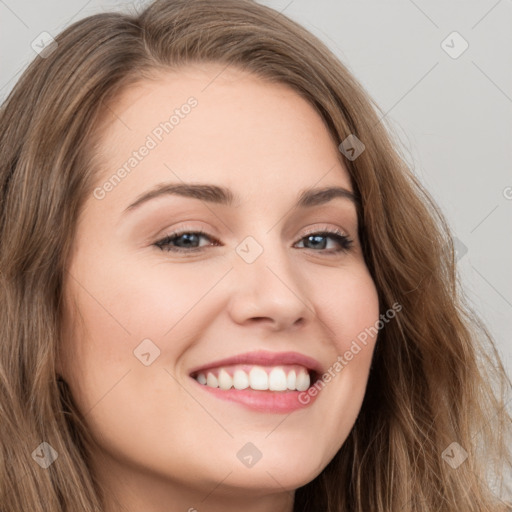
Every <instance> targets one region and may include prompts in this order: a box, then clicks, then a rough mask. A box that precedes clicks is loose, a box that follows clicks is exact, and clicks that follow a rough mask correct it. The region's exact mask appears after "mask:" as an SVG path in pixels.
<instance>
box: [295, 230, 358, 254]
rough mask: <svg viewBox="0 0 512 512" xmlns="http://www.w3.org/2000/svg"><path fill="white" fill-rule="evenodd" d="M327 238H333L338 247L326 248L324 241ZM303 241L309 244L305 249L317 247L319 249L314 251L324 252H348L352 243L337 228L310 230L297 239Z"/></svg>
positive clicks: (325, 241)
mask: <svg viewBox="0 0 512 512" xmlns="http://www.w3.org/2000/svg"><path fill="white" fill-rule="evenodd" d="M328 239H331V240H334V241H335V245H336V244H337V245H338V248H334V249H330V250H327V249H326V243H327V240H328ZM304 241H306V243H307V244H308V245H309V246H310V247H305V248H306V249H313V250H316V249H318V248H319V249H320V251H318V250H316V252H324V253H327V254H334V253H340V252H348V251H349V250H350V249H351V247H352V245H353V243H354V241H353V240H352V239H351V238H349V237H348V236H347V235H345V234H344V233H342V232H341V231H339V230H334V231H328V230H326V231H320V232H312V233H309V234H307V235H306V236H305V237H303V238H302V239H301V240H299V242H298V243H303V242H304ZM315 248H316V249H315Z"/></svg>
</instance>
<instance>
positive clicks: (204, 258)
mask: <svg viewBox="0 0 512 512" xmlns="http://www.w3.org/2000/svg"><path fill="white" fill-rule="evenodd" d="M0 115H1V121H2V122H1V128H0V130H1V131H0V148H1V152H2V156H3V158H2V163H1V180H2V181H1V184H2V210H1V224H0V226H1V235H2V241H3V243H2V246H1V251H0V262H1V267H0V268H1V274H0V277H1V282H2V286H1V290H2V303H3V305H4V306H3V308H2V313H1V314H2V320H1V322H0V325H1V329H2V336H1V340H2V342H1V352H0V353H1V358H0V371H1V375H2V379H1V386H0V397H1V398H0V406H1V408H2V419H3V421H2V422H1V423H0V425H1V427H0V428H1V434H2V435H1V439H2V442H1V447H2V451H1V453H2V458H1V466H0V468H1V469H0V482H1V484H0V485H1V487H0V488H1V494H0V498H1V500H0V503H1V505H0V506H1V510H2V511H9V512H10V511H13V510H22V511H28V510H30V511H43V510H52V511H64V510H66V511H72V512H75V511H76V512H78V511H81V512H83V511H87V512H89V511H91V512H92V511H104V512H111V511H112V512H113V511H118V510H124V511H130V512H131V511H135V510H145V511H163V510H165V511H168V510H173V511H175V510H176V511H182V510H183V511H186V510H189V511H194V510H196V511H199V512H202V511H211V512H213V511H220V510H222V511H231V510H246V511H250V512H252V511H262V510H265V511H266V510H272V511H282V512H291V511H292V510H293V511H337V512H341V511H347V512H348V511H358V512H362V511H368V510H372V511H375V512H377V511H380V512H384V511H410V512H413V511H414V512H419V511H422V512H426V511H432V510H443V511H455V510H457V511H459V510H467V511H491V510H492V511H505V510H507V508H506V504H505V502H504V501H503V500H501V499H500V496H501V494H500V492H501V489H500V487H499V485H498V487H497V488H496V485H497V484H496V482H495V481H494V480H493V478H498V484H499V478H500V477H502V476H504V475H505V474H506V472H507V471H510V462H511V458H510V451H509V446H508V445H507V441H508V440H509V437H508V436H509V435H510V417H509V415H508V414H507V412H506V408H505V407H504V406H505V400H506V395H505V391H506V387H507V386H508V385H509V381H508V380H507V377H506V375H505V372H504V370H503V366H502V364H501V362H500V360H499V356H498V354H497V352H496V350H495V347H494V344H493V341H492V340H491V338H490V337H489V335H488V333H487V332H486V330H485V328H483V327H482V326H481V325H480V324H479V323H478V320H477V319H476V317H475V316H474V314H473V313H472V312H471V311H470V310H469V309H468V308H467V307H466V306H465V304H464V302H463V298H462V296H461V294H460V290H459V289H458V286H457V280H456V272H455V263H454V251H453V246H452V242H451V237H450V233H449V230H448V227H447V225H446V222H445V221H444V219H443V216H442V214H441V213H440V212H439V210H438V209H437V207H436V206H435V205H434V204H433V202H432V200H431V199H430V197H429V195H428V194H427V193H426V192H425V191H424V190H423V189H422V187H421V186H420V184H419V183H418V181H417V180H416V179H415V177H414V175H413V174H412V173H411V172H410V171H409V169H408V168H407V166H406V164H405V163H404V162H403V161H402V159H401V158H400V156H399V154H398V152H397V150H396V149H394V147H393V146H392V144H391V141H390V138H389V136H388V134H387V133H386V130H385V128H384V127H383V125H382V124H381V123H379V122H378V119H379V118H378V116H377V114H376V112H375V110H374V108H373V106H372V102H371V100H370V99H369V98H368V96H367V94H366V93H365V92H364V90H363V89H362V87H361V86H360V85H359V84H358V82H357V81H356V80H355V79H354V78H353V77H352V76H351V75H350V74H349V72H348V71H347V70H346V68H345V67H344V66H343V65H342V64H341V63H340V62H339V61H338V60H337V59H336V58H335V57H334V56H333V55H332V54H331V53H330V52H329V50H328V49H327V48H326V47H325V46H324V45H322V44H321V43H320V42H319V41H318V40H317V39H316V38H314V37H313V36H312V35H311V34H309V33H308V32H307V31H305V30H304V29H303V28H301V27H300V26H298V25H297V24H296V23H294V22H292V21H291V20H289V19H287V18H286V17H285V16H283V15H278V14H277V13H276V12H275V11H273V10H271V9H270V8H267V7H263V6H260V5H258V4H256V3H253V2H252V1H249V0H219V1H216V2H214V3H213V2H208V1H206V0H194V1H185V0H167V1H156V2H155V3H153V4H152V5H150V6H149V7H147V8H146V9H145V10H144V11H143V12H142V13H141V14H140V15H136V16H129V15H122V14H113V13H107V14H99V15H96V16H91V17H88V18H86V19H84V20H81V21H79V22H77V23H75V24H74V25H72V26H71V27H69V28H68V29H66V30H65V31H64V32H63V33H62V34H60V35H59V36H58V37H57V38H56V44H52V45H49V46H48V47H47V49H46V50H45V52H44V54H43V55H42V58H38V59H36V61H35V62H33V63H32V64H31V66H30V67H29V68H28V70H27V71H26V72H25V73H24V75H23V76H22V78H21V79H20V80H19V82H18V83H17V84H16V86H15V88H14V90H13V91H12V93H11V94H10V96H9V97H8V98H7V100H6V102H5V103H4V105H3V106H2V110H1V114H0ZM201 242H203V243H201ZM491 463H492V464H491Z"/></svg>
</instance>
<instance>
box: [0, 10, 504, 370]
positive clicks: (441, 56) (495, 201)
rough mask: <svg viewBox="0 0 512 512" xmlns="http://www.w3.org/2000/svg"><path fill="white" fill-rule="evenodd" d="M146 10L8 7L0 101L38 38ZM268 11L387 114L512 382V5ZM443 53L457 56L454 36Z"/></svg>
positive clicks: (3, 13) (2, 16)
mask: <svg viewBox="0 0 512 512" xmlns="http://www.w3.org/2000/svg"><path fill="white" fill-rule="evenodd" d="M144 3H145V2H132V3H130V2H119V1H113V0H103V1H89V2H87V1H86V0H66V1H65V0H46V1H43V2H37V3H36V2H34V1H32V2H30V1H26V0H0V101H2V100H3V99H4V98H5V97H6V95H7V94H8V92H9V91H10V89H11V88H12V87H13V85H14V83H15V82H16V79H17V78H18V77H19V75H20V73H21V71H22V70H23V69H24V68H25V67H26V65H27V64H28V62H29V61H30V60H32V59H33V58H34V57H35V55H36V54H35V52H34V51H33V50H32V48H31V43H32V42H33V41H34V40H35V39H36V38H37V36H38V35H39V34H40V33H41V32H43V31H46V32H49V33H50V34H52V35H56V34H58V33H59V32H60V31H61V30H62V29H63V28H64V27H66V26H67V25H69V24H70V23H71V22H73V21H76V20H78V19H80V18H83V17H85V16H88V15H90V14H94V13H97V12H101V11H108V10H125V9H134V8H135V7H137V6H139V7H140V6H142V5H143V4H144ZM260 3H265V4H266V5H269V6H270V7H273V8H274V9H276V10H277V11H281V12H283V13H284V14H286V15H287V16H289V17H291V18H292V19H294V20H296V21H298V22H299V23H301V24H302V25H304V26H305V27H306V28H307V29H309V30H310V31H311V32H313V33H314V34H315V35H317V36H318V37H319V38H320V39H321V40H323V41H324V42H325V43H326V44H327V45H328V46H329V47H330V48H331V49H332V50H333V51H334V52H335V53H336V54H337V55H338V57H339V58H340V59H341V60H342V61H343V62H344V63H345V64H346V65H347V66H348V68H349V69H350V70H351V71H352V72H353V73H354V75H355V76H356V77H357V78H358V79H359V80H360V81H361V83H362V84H363V86H364V87H365V88H366V90H367V91H368V92H369V93H370V95H371V96H372V97H373V98H374V99H375V100H376V102H377V104H378V105H379V106H380V107H381V109H382V110H383V112H385V113H386V120H387V121H388V123H390V124H391V126H392V127H393V129H394V130H395V133H396V135H397V136H398V137H399V139H400V141H401V144H402V147H403V150H404V151H405V154H406V156H407V159H408V160H409V162H410V164H411V166H412V167H413V168H414V171H415V173H416V174H417V175H418V176H419V177H420V179H421V181H422V182H423V183H424V184H425V185H426V187H427V188H428V190H429V191H430V192H431V193H432V195H433V196H434V198H435V199H436V200H437V201H438V203H439V205H440V206H441V208H442V210H443V212H444V213H445V215H446V216H447V218H448V221H449V223H450V225H451V227H452V229H453V231H454V235H455V237H456V238H457V239H458V240H459V242H457V244H458V246H459V250H460V252H459V262H458V267H459V273H460V277H461V280H462V283H463V285H464V287H465V289H466V292H467V294H468V296H469V299H470V302H471V304H472V306H473V307H474V308H475V310H476V311H478V312H479V313H480V314H481V316H482V318H483V320H484V321H485V322H486V324H487V326H488V328H489V329H490V331H491V333H492V334H493V335H494V336H495V339H496V341H497V344H498V348H499V350H500V352H501V354H502V357H503V360H504V363H505V365H506V366H507V369H508V372H509V374H511V375H512V343H511V340H510V332H511V330H512V265H511V262H512V237H511V234H512V229H511V228H512V172H511V162H512V149H511V148H512V140H511V135H512V133H511V132H512V130H511V127H512V31H511V30H510V29H511V27H512V2H511V1H510V0H499V1H496V0H490V1H488V0H485V1H483V0H482V1H468V0H457V1H450V2H445V1H441V0H430V1H426V0H416V1H413V0H400V1H398V0H393V1H387V2H381V1H378V0H371V1H369V0H368V1H361V0H359V1H356V0H343V1H340V0H315V1H314V2H313V1H311V0H309V1H308V0H291V1H290V0H261V1H260ZM453 31H457V32H458V33H459V34H460V35H461V36H462V37H463V38H464V39H465V40H466V41H467V43H468V44H469V47H468V49H467V50H466V51H465V52H464V53H462V54H461V55H460V56H459V57H458V58H452V57H451V56H449V55H448V54H447V53H446V51H445V50H444V49H443V47H442V45H441V44H442V42H443V40H445V39H446V38H447V36H449V34H451V33H452V32H453ZM452 41H453V42H452ZM445 45H450V46H453V48H452V50H450V51H452V52H453V51H457V50H458V49H459V48H461V46H460V43H459V42H458V41H457V40H454V39H453V38H448V39H447V42H446V43H445ZM445 47H446V46H445ZM466 250H467V252H465V251H466Z"/></svg>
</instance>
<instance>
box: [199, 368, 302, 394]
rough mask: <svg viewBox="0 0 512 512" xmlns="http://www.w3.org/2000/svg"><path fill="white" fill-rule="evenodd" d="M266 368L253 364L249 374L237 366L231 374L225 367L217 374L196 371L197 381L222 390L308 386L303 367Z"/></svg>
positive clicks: (282, 388)
mask: <svg viewBox="0 0 512 512" xmlns="http://www.w3.org/2000/svg"><path fill="white" fill-rule="evenodd" d="M267 372H268V369H265V368H263V367H261V366H253V367H252V368H251V371H250V372H249V374H247V372H245V371H244V370H242V369H240V368H237V369H236V370H235V372H234V373H233V376H231V375H230V374H229V373H228V371H227V370H226V369H225V368H220V369H219V371H218V373H217V375H215V374H214V373H213V372H207V373H206V375H205V374H204V373H198V374H197V376H196V380H197V382H199V384H202V385H206V386H208V387H211V388H220V389H222V390H228V389H231V388H235V389H247V388H251V389H255V390H257V391H266V390H270V391H287V390H290V391H295V390H297V391H306V390H307V389H308V388H309V386H310V378H309V374H308V372H307V371H306V369H305V368H303V369H299V370H298V371H296V370H295V369H292V370H289V371H288V373H286V371H285V369H284V368H283V367H280V366H276V367H275V368H272V370H271V371H270V373H267Z"/></svg>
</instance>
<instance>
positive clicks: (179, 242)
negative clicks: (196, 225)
mask: <svg viewBox="0 0 512 512" xmlns="http://www.w3.org/2000/svg"><path fill="white" fill-rule="evenodd" d="M201 238H208V239H210V240H214V241H215V243H214V244H210V245H218V240H216V239H215V238H213V237H211V236H210V235H208V234H207V233H205V232H204V231H179V232H175V233H171V234H170V235H167V236H166V237H165V238H162V239H161V240H159V241H158V242H155V244H154V245H156V246H157V247H159V248H160V249H162V251H168V252H199V251H202V250H203V247H204V246H203V247H197V243H198V242H199V240H200V239H201ZM175 244H176V245H175Z"/></svg>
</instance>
